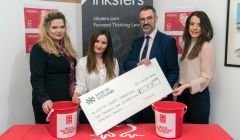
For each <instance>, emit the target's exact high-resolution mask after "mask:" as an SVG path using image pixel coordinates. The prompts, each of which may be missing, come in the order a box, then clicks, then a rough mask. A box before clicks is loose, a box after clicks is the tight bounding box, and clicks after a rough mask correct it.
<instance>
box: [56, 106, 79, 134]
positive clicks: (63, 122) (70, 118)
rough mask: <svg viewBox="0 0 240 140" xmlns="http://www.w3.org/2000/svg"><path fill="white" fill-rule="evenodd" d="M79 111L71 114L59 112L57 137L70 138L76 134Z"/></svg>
mask: <svg viewBox="0 0 240 140" xmlns="http://www.w3.org/2000/svg"><path fill="white" fill-rule="evenodd" d="M76 131H77V111H76V112H74V113H70V114H57V138H68V137H72V136H74V135H75V134H76Z"/></svg>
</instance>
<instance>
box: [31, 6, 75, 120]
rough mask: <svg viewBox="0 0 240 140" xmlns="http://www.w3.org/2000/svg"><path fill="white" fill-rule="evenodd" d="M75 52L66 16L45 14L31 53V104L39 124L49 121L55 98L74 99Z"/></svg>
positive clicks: (51, 13) (61, 99) (57, 13)
mask: <svg viewBox="0 0 240 140" xmlns="http://www.w3.org/2000/svg"><path fill="white" fill-rule="evenodd" d="M76 57H77V55H76V52H75V50H74V49H73V47H72V44H71V41H70V38H69V36H68V34H67V27H66V19H65V16H64V15H63V14H62V13H61V12H58V11H52V12H49V13H47V14H46V15H45V16H43V19H42V22H41V24H40V26H39V41H38V42H37V44H35V45H34V46H33V48H32V50H31V53H30V71H31V84H32V95H33V96H32V105H33V110H34V115H35V121H36V123H46V116H47V114H48V113H49V112H50V110H51V108H52V105H53V102H54V101H63V100H71V97H72V94H73V90H74V88H75V65H76Z"/></svg>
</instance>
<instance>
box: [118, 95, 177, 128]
mask: <svg viewBox="0 0 240 140" xmlns="http://www.w3.org/2000/svg"><path fill="white" fill-rule="evenodd" d="M161 101H173V95H172V94H169V95H168V96H167V97H166V98H164V99H162V100H161ZM122 123H124V124H125V123H155V113H154V111H153V110H152V106H151V105H150V106H148V107H147V108H145V109H143V110H141V111H140V112H138V113H137V114H135V115H133V116H131V117H130V118H129V119H127V120H125V121H124V122H122Z"/></svg>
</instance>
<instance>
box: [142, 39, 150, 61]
mask: <svg viewBox="0 0 240 140" xmlns="http://www.w3.org/2000/svg"><path fill="white" fill-rule="evenodd" d="M145 38H146V44H145V46H144V49H143V53H142V59H144V58H146V55H147V50H148V42H149V38H150V36H146V37H145Z"/></svg>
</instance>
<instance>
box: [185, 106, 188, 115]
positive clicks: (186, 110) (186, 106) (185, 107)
mask: <svg viewBox="0 0 240 140" xmlns="http://www.w3.org/2000/svg"><path fill="white" fill-rule="evenodd" d="M187 109H188V108H187V106H185V108H184V114H185V113H186V112H187Z"/></svg>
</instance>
